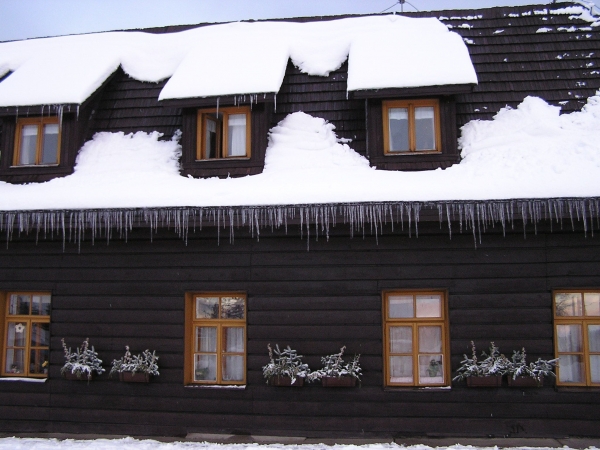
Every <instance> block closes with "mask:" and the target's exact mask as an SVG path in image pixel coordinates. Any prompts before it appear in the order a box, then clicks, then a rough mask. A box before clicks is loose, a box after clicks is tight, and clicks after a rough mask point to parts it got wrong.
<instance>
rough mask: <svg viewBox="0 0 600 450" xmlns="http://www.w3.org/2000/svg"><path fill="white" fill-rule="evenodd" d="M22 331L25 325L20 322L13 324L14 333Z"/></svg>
mask: <svg viewBox="0 0 600 450" xmlns="http://www.w3.org/2000/svg"><path fill="white" fill-rule="evenodd" d="M23 331H25V325H23V324H22V323H18V324H16V325H15V333H19V334H21V333H22V332H23Z"/></svg>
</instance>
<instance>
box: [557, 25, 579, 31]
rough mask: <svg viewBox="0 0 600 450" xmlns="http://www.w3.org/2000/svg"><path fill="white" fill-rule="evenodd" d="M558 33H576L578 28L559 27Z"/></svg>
mask: <svg viewBox="0 0 600 450" xmlns="http://www.w3.org/2000/svg"><path fill="white" fill-rule="evenodd" d="M557 30H558V31H566V32H567V33H573V32H574V31H577V27H574V26H570V27H568V28H567V27H558V28H557Z"/></svg>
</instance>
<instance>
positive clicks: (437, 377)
mask: <svg viewBox="0 0 600 450" xmlns="http://www.w3.org/2000/svg"><path fill="white" fill-rule="evenodd" d="M442 362H443V356H442V355H441V354H439V355H419V383H420V384H438V383H443V382H444V365H443V364H442Z"/></svg>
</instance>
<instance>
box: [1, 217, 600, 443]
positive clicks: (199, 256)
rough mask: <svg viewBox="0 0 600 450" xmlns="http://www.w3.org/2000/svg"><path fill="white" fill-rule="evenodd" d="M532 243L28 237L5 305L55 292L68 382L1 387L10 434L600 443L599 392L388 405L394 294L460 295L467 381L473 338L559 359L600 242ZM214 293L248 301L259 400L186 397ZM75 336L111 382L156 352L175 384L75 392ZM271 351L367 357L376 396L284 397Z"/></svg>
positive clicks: (457, 332) (495, 236)
mask: <svg viewBox="0 0 600 450" xmlns="http://www.w3.org/2000/svg"><path fill="white" fill-rule="evenodd" d="M436 214H437V213H436ZM515 230H516V231H515V232H509V234H508V235H507V236H506V237H502V234H501V232H497V233H495V232H493V231H488V233H486V234H485V235H484V236H483V241H482V242H481V243H479V244H478V247H477V248H474V246H473V237H472V235H471V233H470V232H466V233H464V234H458V233H454V234H453V236H452V239H449V237H448V235H447V231H446V230H445V226H444V227H442V229H441V230H440V228H439V225H438V224H437V223H429V222H421V225H420V228H419V237H418V238H415V237H414V235H413V237H412V238H409V237H408V231H407V230H404V231H402V230H400V229H399V227H396V230H395V231H394V232H392V231H391V229H389V228H385V229H384V233H383V235H381V236H380V237H379V238H378V240H377V241H376V239H375V237H373V236H371V235H369V234H367V236H366V237H365V238H364V239H363V238H362V237H355V238H354V239H350V238H348V232H349V231H348V229H347V228H346V227H345V226H343V225H338V226H336V227H335V228H333V229H332V232H331V236H330V239H329V241H328V242H327V240H326V239H324V238H320V239H319V240H318V241H315V240H314V238H313V240H312V241H311V242H310V251H307V249H306V241H305V240H303V239H300V238H299V237H298V235H297V233H296V232H295V231H293V230H290V234H289V235H285V234H284V233H283V231H276V232H275V233H274V234H272V233H271V232H270V230H264V231H263V232H262V233H261V238H260V241H257V240H256V239H253V238H251V237H249V236H248V235H247V234H246V233H245V232H244V231H242V230H240V231H236V237H235V243H234V244H229V243H228V242H227V238H226V237H223V236H221V242H220V243H218V242H217V239H216V230H214V228H205V229H204V230H203V231H201V232H196V233H192V232H190V236H189V241H188V244H187V245H185V243H184V242H183V241H181V240H180V239H178V238H177V237H176V236H174V234H173V232H172V231H169V230H159V232H158V235H156V236H155V237H154V239H153V242H152V243H150V242H149V235H148V230H144V229H135V230H134V231H133V232H132V233H131V234H130V236H129V239H128V242H127V243H126V242H124V241H123V240H119V239H113V240H112V241H111V242H110V245H106V243H105V242H103V241H102V240H101V239H98V240H97V241H96V244H95V245H93V246H92V245H91V243H90V242H89V241H87V242H84V243H83V245H82V247H81V252H80V253H78V249H77V246H76V245H75V244H69V243H67V245H66V248H65V250H64V251H63V248H62V242H61V239H56V240H54V241H52V240H44V239H41V240H40V242H39V243H38V244H37V245H36V243H35V240H34V237H33V236H21V237H20V238H17V237H15V238H14V240H13V241H12V242H10V243H9V245H8V248H6V247H3V248H2V250H1V253H2V257H1V258H0V290H4V291H7V290H47V291H51V292H52V314H51V367H50V378H49V380H48V381H47V382H46V383H44V384H33V383H18V382H17V383H15V382H11V383H7V382H0V393H1V395H0V411H2V412H1V413H0V414H1V418H2V420H0V432H9V431H10V432H26V431H36V432H70V433H73V432H77V433H110V434H120V433H126V434H133V435H179V436H183V435H185V434H186V433H190V432H212V433H214V432H224V433H246V434H247V433H253V434H270V435H277V434H292V435H294V434H297V435H309V436H324V435H327V436H343V435H355V436H358V435H363V432H364V435H365V436H406V435H411V434H427V433H428V434H453V435H457V434H458V435H479V436H483V435H495V436H512V437H519V436H566V435H581V436H598V435H599V434H598V433H599V428H598V426H597V425H598V424H597V419H595V417H596V416H595V408H596V405H597V404H598V402H600V392H598V391H597V390H568V389H567V390H559V391H556V390H555V389H554V388H553V387H552V385H551V381H550V383H549V384H547V386H545V387H544V388H541V389H533V390H526V391H523V390H520V389H509V388H507V387H502V388H497V389H492V390H487V389H486V390H484V391H481V390H477V389H468V388H467V387H466V386H465V385H464V383H463V382H455V383H453V387H452V389H451V390H439V391H431V390H430V391H423V390H412V389H397V390H393V389H389V390H384V389H383V379H382V377H383V375H382V368H383V359H382V358H383V357H382V355H383V348H382V319H381V308H382V303H381V302H382V300H381V292H382V291H383V290H386V289H422V288H427V289H445V290H447V292H448V302H449V314H450V319H449V326H450V343H451V362H452V371H453V373H454V371H455V370H456V368H457V366H458V364H459V363H460V361H461V360H462V355H463V353H468V352H469V350H470V345H469V342H470V341H471V340H475V343H476V345H477V347H478V351H482V350H487V347H488V346H489V342H490V341H492V340H493V341H494V342H495V343H496V344H497V345H498V346H499V347H500V349H501V351H502V352H503V353H505V354H507V355H510V354H511V353H512V350H517V349H520V348H521V347H523V346H524V347H526V349H527V352H528V356H529V359H530V360H535V359H537V358H538V357H542V358H551V357H552V355H553V325H552V294H551V291H552V289H556V288H561V287H562V288H564V287H573V288H577V287H589V286H599V285H600V275H599V274H598V271H597V267H598V265H599V264H600V242H598V241H597V239H596V238H592V237H591V236H589V235H588V237H587V238H586V237H584V235H583V232H581V230H578V231H577V232H575V233H573V232H571V231H570V230H569V231H565V232H561V231H557V230H555V231H554V232H553V233H552V234H549V233H548V230H547V229H546V227H545V226H543V225H541V226H539V227H538V234H537V235H535V234H533V233H530V234H528V235H527V239H523V235H522V232H521V231H520V225H519V224H516V225H515ZM198 291H210V292H213V291H217V292H218V291H242V292H246V293H247V296H248V321H247V326H248V345H247V349H248V359H247V364H248V373H247V380H248V384H247V387H246V389H245V390H227V389H225V390H224V389H218V390H211V389H201V388H186V387H184V386H183V358H184V354H183V347H184V345H183V339H184V321H185V317H184V295H185V293H186V292H198ZM63 337H64V338H65V339H66V342H67V344H68V345H69V346H72V347H75V346H76V345H78V344H80V343H81V341H82V340H83V339H85V338H86V337H89V338H90V342H91V343H92V344H93V345H94V346H95V348H96V350H97V351H98V352H99V354H100V358H101V359H103V361H104V366H105V367H106V368H109V366H110V362H111V361H112V360H113V359H115V358H118V357H120V356H122V353H123V351H124V346H125V345H129V346H130V347H131V348H132V351H136V352H138V351H139V352H141V351H142V350H144V349H146V348H149V349H151V350H153V349H155V350H156V351H157V354H158V355H159V356H160V360H159V365H160V372H161V374H160V376H159V377H157V378H155V379H154V380H153V381H152V382H151V383H150V384H148V385H137V384H134V385H131V384H125V383H121V382H119V381H117V380H115V379H110V378H108V376H107V374H104V375H102V376H100V377H98V378H97V379H95V380H93V381H92V382H91V383H90V384H89V385H88V384H87V383H85V382H70V381H66V380H63V379H62V378H61V377H60V374H59V371H60V367H61V365H62V363H63V354H62V349H61V344H60V339H61V338H63ZM268 343H271V344H272V345H274V344H275V343H278V344H279V345H280V346H287V345H290V346H292V347H293V348H295V349H297V350H298V351H299V353H300V354H302V355H304V356H305V361H306V362H308V363H309V364H310V366H311V367H312V368H318V367H319V366H320V357H321V356H322V355H325V354H329V353H333V352H335V351H337V350H338V349H339V348H340V347H341V346H343V345H346V346H347V351H346V353H347V354H348V355H349V356H351V355H353V354H354V353H360V354H361V363H362V366H363V369H364V377H363V383H362V387H360V388H356V389H349V390H335V389H324V388H322V387H320V386H319V385H308V386H305V387H304V388H302V389H285V388H273V387H269V386H267V385H266V384H265V381H264V379H263V377H262V371H261V368H262V366H263V365H265V364H266V363H267V361H268V357H267V351H266V347H267V344H268ZM290 404H293V407H292V408H291V407H290ZM32 406H35V408H32ZM433 419H434V420H433Z"/></svg>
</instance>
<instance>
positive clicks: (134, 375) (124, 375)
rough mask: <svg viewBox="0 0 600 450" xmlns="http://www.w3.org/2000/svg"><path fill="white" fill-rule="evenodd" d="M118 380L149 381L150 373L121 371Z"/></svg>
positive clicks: (131, 381) (129, 381)
mask: <svg viewBox="0 0 600 450" xmlns="http://www.w3.org/2000/svg"><path fill="white" fill-rule="evenodd" d="M119 380H121V381H123V382H125V383H149V382H150V374H149V373H144V372H121V373H119Z"/></svg>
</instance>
